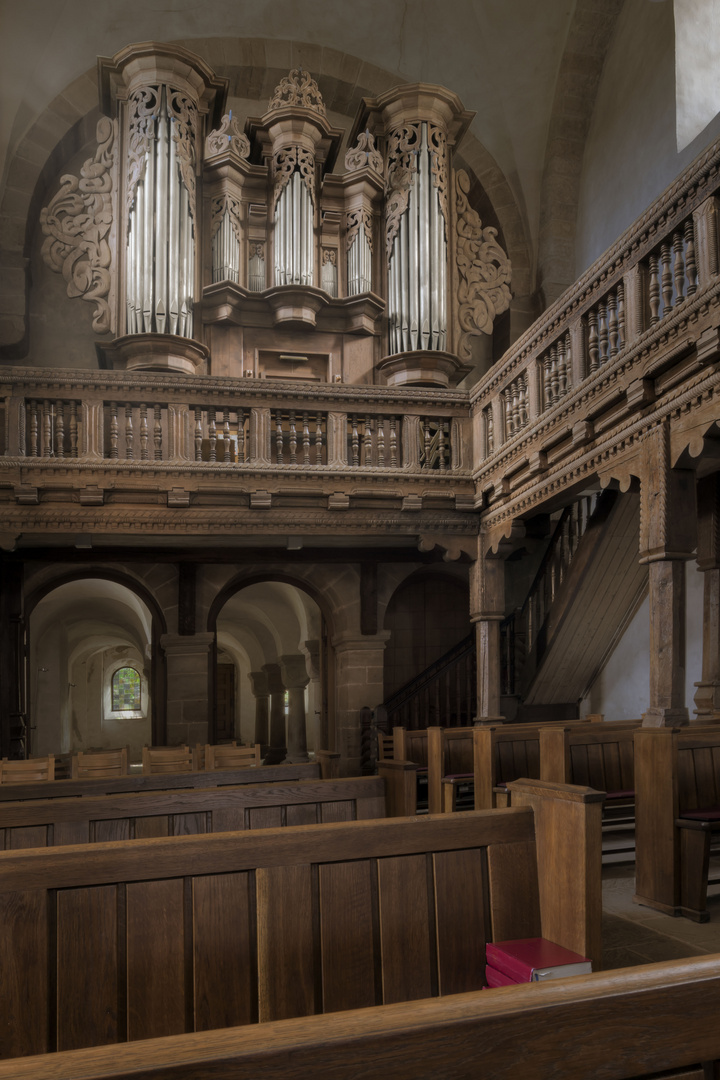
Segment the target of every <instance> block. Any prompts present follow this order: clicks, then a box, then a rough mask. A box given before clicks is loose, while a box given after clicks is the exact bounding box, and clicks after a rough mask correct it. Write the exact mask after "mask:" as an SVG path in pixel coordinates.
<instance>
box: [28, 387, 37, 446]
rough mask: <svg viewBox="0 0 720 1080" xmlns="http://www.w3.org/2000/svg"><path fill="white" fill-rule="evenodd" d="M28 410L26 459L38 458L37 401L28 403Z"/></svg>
mask: <svg viewBox="0 0 720 1080" xmlns="http://www.w3.org/2000/svg"><path fill="white" fill-rule="evenodd" d="M28 408H29V410H30V424H29V428H30V430H29V432H28V438H29V449H28V457H37V456H38V407H37V401H34V400H30V401H28Z"/></svg>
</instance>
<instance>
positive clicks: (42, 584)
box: [24, 565, 167, 744]
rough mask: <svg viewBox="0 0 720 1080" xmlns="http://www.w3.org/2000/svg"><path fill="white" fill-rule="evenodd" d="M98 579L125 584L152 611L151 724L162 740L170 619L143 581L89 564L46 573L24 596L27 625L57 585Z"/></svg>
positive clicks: (154, 735)
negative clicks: (165, 649) (164, 640)
mask: <svg viewBox="0 0 720 1080" xmlns="http://www.w3.org/2000/svg"><path fill="white" fill-rule="evenodd" d="M96 579H100V580H103V581H112V582H114V583H115V584H117V585H121V586H122V587H123V588H126V589H127V590H128V591H129V592H131V593H133V594H134V595H135V596H136V597H137V598H138V599H139V600H140V601H141V602H142V603H143V604H144V605H145V607H146V608H147V610H148V611H149V613H150V618H151V628H150V650H151V654H150V678H149V694H150V706H151V709H150V727H151V733H152V741H153V742H154V743H157V744H162V743H164V742H165V729H166V697H167V669H166V663H165V655H164V652H163V650H162V648H161V647H160V639H161V637H162V635H163V634H165V633H166V632H167V623H166V619H165V615H164V613H163V610H162V608H161V606H160V605H159V603H158V602H157V599H156V597H155V596H154V595H153V593H152V592H151V591H150V590H149V589H148V588H147V587H146V586H145V585H144V584H143V583H142V582H141V581H138V580H137V579H136V578H135V577H133V576H132V575H131V574H128V573H125V572H123V571H121V570H115V569H111V568H107V567H98V568H97V569H96V568H94V567H92V566H90V565H86V566H84V567H82V568H80V567H78V568H75V569H72V570H64V569H63V570H60V572H55V573H53V574H51V575H47V576H45V577H44V578H43V580H41V581H38V582H36V583H35V584H34V585H33V584H32V583H31V588H30V589H29V591H28V593H27V596H26V598H25V614H24V618H25V624H26V626H29V625H30V619H31V616H32V614H33V612H34V611H35V609H36V607H37V605H38V604H39V603H40V601H41V600H43V599H44V598H45V597H47V596H49V595H50V594H51V593H52V592H54V591H55V590H56V589H58V588H60V587H61V586H63V585H69V584H71V583H72V582H76V581H83V580H96Z"/></svg>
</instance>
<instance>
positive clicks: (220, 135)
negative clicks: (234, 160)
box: [205, 110, 250, 159]
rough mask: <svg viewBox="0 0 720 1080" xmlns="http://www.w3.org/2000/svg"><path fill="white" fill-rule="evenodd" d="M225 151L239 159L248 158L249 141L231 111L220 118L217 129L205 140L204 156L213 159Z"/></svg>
mask: <svg viewBox="0 0 720 1080" xmlns="http://www.w3.org/2000/svg"><path fill="white" fill-rule="evenodd" d="M225 150H231V151H232V152H233V153H234V154H236V155H237V157H239V158H243V159H244V158H248V157H250V140H249V139H248V137H247V135H246V134H245V132H244V131H243V130H242V128H241V127H240V125H239V124H238V119H237V117H236V116H233V114H232V110H231V111H230V112H229V113H226V114H225V116H223V118H222V122H221V124H220V127H219V128H215V130H214V131H211V132H210V134H209V135H208V137H207V139H206V140H205V156H206V157H215V155H216V154H222V153H223V152H224V151H225Z"/></svg>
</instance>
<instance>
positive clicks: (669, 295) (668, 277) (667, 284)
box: [660, 240, 673, 316]
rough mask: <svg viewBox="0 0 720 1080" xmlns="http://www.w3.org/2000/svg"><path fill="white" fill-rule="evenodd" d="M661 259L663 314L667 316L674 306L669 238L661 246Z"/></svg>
mask: <svg viewBox="0 0 720 1080" xmlns="http://www.w3.org/2000/svg"><path fill="white" fill-rule="evenodd" d="M660 261H661V263H662V276H661V278H660V288H661V290H662V302H663V316H665V315H667V313H668V311H672V306H673V302H672V301H673V278H672V266H671V263H672V247H671V246H670V241H669V240H666V241H665V243H664V244H663V245H662V247H661V248H660Z"/></svg>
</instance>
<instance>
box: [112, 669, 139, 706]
mask: <svg viewBox="0 0 720 1080" xmlns="http://www.w3.org/2000/svg"><path fill="white" fill-rule="evenodd" d="M139 709H140V675H139V673H138V672H137V671H136V670H135V668H132V667H121V668H118V669H117V671H116V672H115V674H114V675H113V677H112V711H113V712H137V711H138V710H139Z"/></svg>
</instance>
